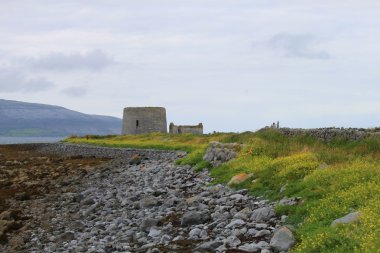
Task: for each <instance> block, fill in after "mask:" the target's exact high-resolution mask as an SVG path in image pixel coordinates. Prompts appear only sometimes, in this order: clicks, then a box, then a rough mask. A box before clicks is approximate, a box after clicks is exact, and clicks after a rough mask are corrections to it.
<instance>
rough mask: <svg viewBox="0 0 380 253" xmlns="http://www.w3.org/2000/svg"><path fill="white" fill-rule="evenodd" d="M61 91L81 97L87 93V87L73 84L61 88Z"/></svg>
mask: <svg viewBox="0 0 380 253" xmlns="http://www.w3.org/2000/svg"><path fill="white" fill-rule="evenodd" d="M62 92H63V93H64V94H66V95H68V96H71V97H83V96H84V95H86V94H87V89H86V88H85V87H75V86H73V87H69V88H66V89H64V90H62Z"/></svg>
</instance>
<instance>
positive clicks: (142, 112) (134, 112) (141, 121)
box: [122, 107, 167, 134]
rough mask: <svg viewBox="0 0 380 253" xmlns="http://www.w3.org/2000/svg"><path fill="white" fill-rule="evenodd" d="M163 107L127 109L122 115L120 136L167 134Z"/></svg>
mask: <svg viewBox="0 0 380 253" xmlns="http://www.w3.org/2000/svg"><path fill="white" fill-rule="evenodd" d="M166 124H167V123H166V110H165V108H163V107H127V108H124V113H123V129H122V134H144V133H155V132H159V133H167V125H166Z"/></svg>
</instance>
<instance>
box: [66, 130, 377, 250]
mask: <svg viewBox="0 0 380 253" xmlns="http://www.w3.org/2000/svg"><path fill="white" fill-rule="evenodd" d="M66 141H69V142H75V143H88V144H93V145H104V146H113V147H133V148H156V149H166V150H183V151H186V152H188V153H189V154H188V156H186V157H185V158H183V159H181V160H178V161H177V163H179V164H190V165H193V166H195V168H196V169H198V170H200V169H203V168H209V167H210V164H209V163H207V162H205V161H203V155H204V152H205V150H206V148H207V146H208V144H209V143H210V142H211V141H220V142H238V143H242V144H244V147H243V148H242V150H241V151H240V153H239V156H238V157H237V158H236V159H234V160H231V161H230V162H228V163H226V164H223V165H221V166H219V167H216V168H212V169H211V175H212V176H213V177H214V178H215V183H226V182H228V181H229V180H230V179H231V177H233V176H234V175H236V174H238V173H241V172H245V173H253V174H254V180H252V179H251V180H249V181H247V182H244V183H242V184H240V185H237V186H236V187H238V188H247V189H249V191H250V193H251V194H254V195H260V196H264V197H266V198H268V199H271V200H279V199H281V198H283V197H300V198H301V199H302V202H301V204H299V205H297V206H278V207H277V208H276V212H277V214H278V215H282V214H286V215H288V216H289V219H288V222H289V223H290V224H291V225H293V226H294V227H295V234H296V237H297V244H296V246H295V247H294V248H293V249H292V252H297V253H298V252H326V253H327V252H380V240H379V238H380V218H379V217H380V138H379V137H375V136H373V137H369V138H367V139H364V140H361V141H348V140H343V139H335V140H333V141H331V142H329V143H325V142H322V141H319V140H317V139H315V138H312V137H310V136H307V135H301V136H295V137H285V136H283V135H282V134H280V133H278V132H276V131H272V130H269V131H260V132H256V133H252V132H246V133H241V134H234V133H230V134H227V133H226V134H212V135H190V134H189V135H167V134H148V135H138V136H110V137H103V138H102V137H94V136H93V137H88V138H71V139H68V140H66ZM281 188H283V189H285V190H284V191H282V192H280V189H281ZM353 211H360V212H361V218H360V223H358V224H349V225H344V226H337V227H331V226H330V224H331V222H332V221H333V220H335V219H337V218H340V217H342V216H344V215H346V214H348V213H349V212H353Z"/></svg>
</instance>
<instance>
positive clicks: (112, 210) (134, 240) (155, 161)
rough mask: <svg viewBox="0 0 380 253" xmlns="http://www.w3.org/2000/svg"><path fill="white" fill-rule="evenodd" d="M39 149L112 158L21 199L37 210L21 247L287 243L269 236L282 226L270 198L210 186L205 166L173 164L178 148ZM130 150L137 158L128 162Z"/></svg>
mask: <svg viewBox="0 0 380 253" xmlns="http://www.w3.org/2000/svg"><path fill="white" fill-rule="evenodd" d="M41 152H51V153H54V152H56V153H61V154H62V153H65V154H74V153H75V154H77V155H83V156H96V157H100V156H106V157H114V158H115V159H114V160H111V161H110V162H107V163H105V164H102V165H100V166H99V169H97V170H94V171H93V172H91V173H88V174H86V175H85V176H84V177H83V178H81V180H80V181H75V180H73V181H72V182H66V183H65V184H64V185H62V193H61V194H55V195H53V194H52V195H48V196H47V197H45V198H42V199H32V200H26V201H22V202H21V203H23V204H24V205H34V206H36V207H37V208H34V209H32V210H33V212H32V213H30V216H31V217H32V218H33V219H34V220H35V225H31V226H30V227H29V228H28V229H29V230H30V234H31V239H30V241H28V242H26V245H25V248H27V249H28V252H100V253H103V252H107V253H108V252H148V253H153V252H262V253H270V252H277V251H276V250H281V251H285V252H286V251H287V250H288V249H289V247H290V246H291V245H293V244H294V241H293V242H292V241H291V240H292V239H293V237H292V235H291V232H290V231H289V230H285V232H284V233H285V234H280V235H277V236H275V239H273V238H272V237H273V235H274V234H275V231H277V232H276V233H277V234H278V233H279V232H278V231H283V230H284V229H282V228H281V227H282V225H283V223H282V222H281V219H280V218H278V217H276V216H275V213H274V210H273V208H274V203H269V202H268V201H266V200H261V199H259V198H255V197H253V196H249V195H247V190H233V189H230V188H228V187H227V186H224V185H220V184H218V185H211V184H210V183H211V182H212V178H211V177H210V174H209V172H208V171H202V172H195V171H194V170H193V169H192V168H191V166H179V165H176V164H175V163H174V161H175V160H176V159H177V158H178V157H182V156H183V155H184V154H183V153H179V152H162V151H152V150H150V151H146V150H145V151H139V150H128V149H124V150H123V149H111V148H100V147H96V148H95V147H85V146H79V145H69V144H54V145H52V144H51V145H48V146H45V147H44V148H42V149H41ZM136 154H138V155H139V156H141V157H143V159H141V161H140V162H138V163H132V164H129V160H130V159H131V158H132V157H134V156H135V155H136ZM281 229H282V230H281ZM289 233H290V234H289ZM271 239H272V240H271ZM289 240H290V241H289ZM288 246H289V247H288ZM0 252H1V246H0ZM5 252H6V251H5Z"/></svg>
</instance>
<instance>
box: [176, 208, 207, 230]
mask: <svg viewBox="0 0 380 253" xmlns="http://www.w3.org/2000/svg"><path fill="white" fill-rule="evenodd" d="M202 221H203V218H202V214H201V213H199V212H195V211H191V212H187V213H185V214H184V215H183V217H182V221H181V226H183V227H186V226H191V225H197V224H201V223H202Z"/></svg>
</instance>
